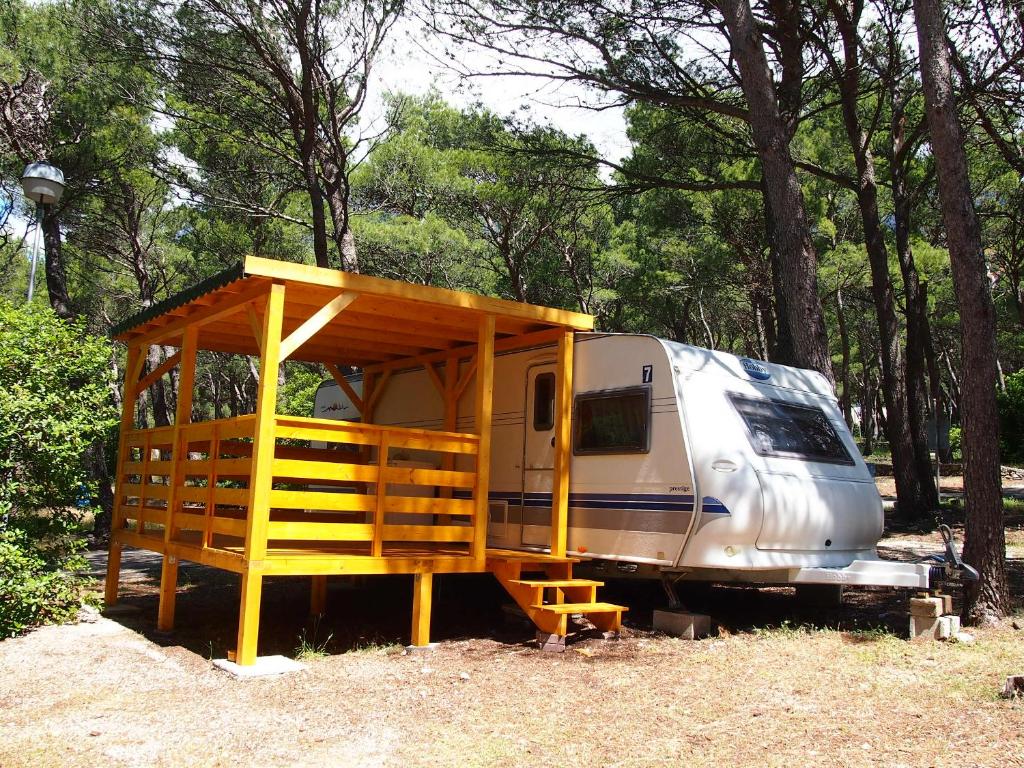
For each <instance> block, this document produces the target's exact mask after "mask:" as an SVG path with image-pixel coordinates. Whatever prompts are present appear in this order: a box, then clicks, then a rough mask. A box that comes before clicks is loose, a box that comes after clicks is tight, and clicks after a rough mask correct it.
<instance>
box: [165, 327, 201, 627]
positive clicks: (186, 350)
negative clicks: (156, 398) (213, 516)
mask: <svg viewBox="0 0 1024 768" xmlns="http://www.w3.org/2000/svg"><path fill="white" fill-rule="evenodd" d="M198 336H199V329H198V328H197V327H195V326H191V327H189V328H186V329H185V333H184V336H183V337H182V343H181V350H180V351H179V352H178V357H179V358H180V360H181V372H180V374H179V375H178V403H177V408H176V409H175V413H174V438H173V442H172V444H171V445H172V446H173V447H172V448H171V473H170V479H169V482H170V488H169V492H168V496H167V522H166V523H165V524H164V542H165V544H166V543H168V542H170V541H171V539H173V538H174V534H175V530H174V515H175V514H176V513H177V511H178V506H179V504H180V498H179V494H180V491H181V486H183V485H184V484H185V476H184V474H183V472H184V470H185V460H186V458H187V456H186V454H187V452H188V441H187V439H186V436H185V427H186V426H187V425H188V424H189V423H190V422H191V421H192V397H193V395H194V391H195V383H196V348H197V342H198ZM177 589H178V558H176V557H174V556H173V555H169V554H168V553H167V551H166V548H165V550H164V557H163V564H162V566H161V568H160V604H159V607H158V609H157V620H156V628H157V629H158V630H160V631H161V632H170V631H171V630H172V629H173V628H174V604H175V600H176V597H177Z"/></svg>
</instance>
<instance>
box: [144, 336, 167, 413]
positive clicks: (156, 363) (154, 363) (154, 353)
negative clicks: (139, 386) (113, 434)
mask: <svg viewBox="0 0 1024 768" xmlns="http://www.w3.org/2000/svg"><path fill="white" fill-rule="evenodd" d="M161 349H162V347H161V346H160V345H159V344H152V345H150V347H149V352H148V354H147V357H146V368H147V370H149V371H155V370H156V369H157V368H159V367H160V364H161V363H163V355H162V354H161V353H160V351H161ZM149 397H150V399H151V400H152V402H153V424H154V426H157V427H167V426H170V424H171V418H170V414H169V413H168V410H167V396H166V394H165V392H164V380H163V377H162V376H161V377H160V378H159V379H157V380H156V381H154V382H153V383H152V384H150V386H149Z"/></svg>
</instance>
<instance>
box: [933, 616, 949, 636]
mask: <svg viewBox="0 0 1024 768" xmlns="http://www.w3.org/2000/svg"><path fill="white" fill-rule="evenodd" d="M951 618H952V616H940V617H939V626H938V629H937V633H938V634H937V636H936V640H949V638H950V637H952V636H953V628H952V626H951V624H952V622H951V621H950V619H951Z"/></svg>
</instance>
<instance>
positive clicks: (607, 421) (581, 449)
mask: <svg viewBox="0 0 1024 768" xmlns="http://www.w3.org/2000/svg"><path fill="white" fill-rule="evenodd" d="M574 419H575V421H574V427H575V430H574V432H575V435H574V437H575V440H574V441H573V442H574V445H573V451H574V453H576V454H587V453H647V452H648V451H649V450H650V447H651V388H650V387H630V388H629V389H615V390H610V391H606V392H590V393H587V394H583V395H578V396H577V397H576V414H575V417H574Z"/></svg>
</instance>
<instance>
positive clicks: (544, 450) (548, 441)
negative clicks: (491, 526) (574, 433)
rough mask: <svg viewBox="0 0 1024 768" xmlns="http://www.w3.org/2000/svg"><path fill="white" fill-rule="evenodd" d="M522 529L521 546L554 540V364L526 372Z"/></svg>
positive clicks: (541, 543) (543, 544) (542, 543)
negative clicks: (552, 513)
mask: <svg viewBox="0 0 1024 768" xmlns="http://www.w3.org/2000/svg"><path fill="white" fill-rule="evenodd" d="M523 429H524V430H525V432H524V435H523V489H522V507H521V509H522V517H521V520H522V527H521V529H520V539H519V543H520V544H523V545H526V546H537V547H543V546H547V545H548V544H549V543H550V537H551V533H550V531H551V491H552V488H553V487H554V469H555V364H554V363H541V364H538V365H532V366H530V367H529V368H527V369H526V418H525V419H524V422H523Z"/></svg>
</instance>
